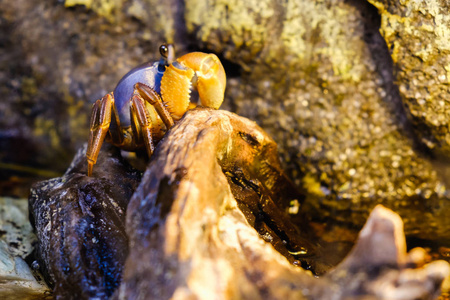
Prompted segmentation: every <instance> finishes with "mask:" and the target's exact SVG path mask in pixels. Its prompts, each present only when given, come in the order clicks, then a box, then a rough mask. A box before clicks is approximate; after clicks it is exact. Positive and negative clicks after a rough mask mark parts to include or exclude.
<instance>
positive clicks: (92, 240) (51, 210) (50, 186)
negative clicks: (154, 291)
mask: <svg viewBox="0 0 450 300" xmlns="http://www.w3.org/2000/svg"><path fill="white" fill-rule="evenodd" d="M105 148H106V149H105ZM85 151H86V149H85V147H84V148H82V149H80V151H79V152H78V154H77V155H76V157H75V158H74V161H73V162H72V165H71V166H70V168H69V169H68V170H67V172H66V173H65V174H64V176H62V177H59V178H54V179H51V180H47V181H43V182H39V183H37V184H35V185H34V186H33V188H32V190H31V195H30V198H29V206H30V220H31V223H32V225H33V226H34V228H35V231H36V234H37V237H38V240H39V242H38V245H37V249H36V251H37V256H38V262H39V265H40V266H41V270H42V272H43V274H44V275H45V276H46V279H47V280H48V281H49V283H50V284H51V285H52V286H53V289H54V294H55V297H56V298H57V299H92V298H95V299H107V298H109V296H111V295H112V293H113V292H114V290H115V289H116V287H117V286H118V285H119V283H120V279H121V274H122V268H123V263H124V260H125V258H126V256H127V252H128V245H127V243H128V239H127V236H126V234H125V224H124V222H125V213H126V208H127V204H128V200H129V199H130V197H131V195H132V193H133V192H134V189H135V188H136V186H137V184H138V182H139V180H140V173H139V172H137V171H135V170H134V169H132V168H131V167H130V166H129V165H128V164H127V163H126V162H124V161H123V159H122V158H121V156H120V153H119V151H118V150H117V149H116V148H113V147H111V146H109V147H108V146H106V147H104V149H103V151H101V153H100V156H99V160H98V163H97V165H96V168H95V170H94V173H93V177H88V176H87V175H86V171H87V163H86V157H85Z"/></svg>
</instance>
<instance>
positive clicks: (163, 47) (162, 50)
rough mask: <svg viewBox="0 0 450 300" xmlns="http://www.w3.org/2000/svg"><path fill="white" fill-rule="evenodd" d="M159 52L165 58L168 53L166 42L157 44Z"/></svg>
mask: <svg viewBox="0 0 450 300" xmlns="http://www.w3.org/2000/svg"><path fill="white" fill-rule="evenodd" d="M159 53H160V54H161V56H162V57H163V58H165V59H167V55H168V54H169V47H168V46H167V45H166V44H162V45H161V46H159Z"/></svg>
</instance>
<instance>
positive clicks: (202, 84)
mask: <svg viewBox="0 0 450 300" xmlns="http://www.w3.org/2000/svg"><path fill="white" fill-rule="evenodd" d="M177 61H178V62H179V63H180V64H182V65H184V66H186V67H188V68H190V69H192V70H194V71H195V74H196V75H197V91H198V94H199V96H200V102H201V104H202V105H203V106H207V107H212V108H216V109H217V108H219V107H220V105H221V104H222V102H223V98H224V93H225V86H226V75H225V70H224V69H223V66H222V63H221V62H220V60H219V58H218V57H217V56H216V55H214V54H206V53H201V52H193V53H188V54H186V55H183V56H182V57H180V58H179V59H178V60H177Z"/></svg>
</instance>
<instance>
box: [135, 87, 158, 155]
mask: <svg viewBox="0 0 450 300" xmlns="http://www.w3.org/2000/svg"><path fill="white" fill-rule="evenodd" d="M130 114H131V124H132V125H131V126H132V128H133V133H134V136H135V140H136V142H137V143H139V144H140V143H141V142H143V143H144V145H145V149H146V150H147V154H148V157H151V156H152V154H153V151H154V150H155V144H154V142H153V137H152V122H151V119H150V116H149V113H148V111H147V108H145V103H144V101H143V100H142V99H141V98H140V97H139V96H138V95H134V96H133V98H131V102H130Z"/></svg>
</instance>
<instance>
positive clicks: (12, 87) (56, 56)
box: [0, 0, 450, 250]
mask: <svg viewBox="0 0 450 300" xmlns="http://www.w3.org/2000/svg"><path fill="white" fill-rule="evenodd" d="M4 1H5V5H2V7H1V8H0V15H1V18H0V19H1V20H2V22H1V24H0V26H1V28H2V29H3V30H1V31H0V41H1V44H0V45H1V46H2V48H3V49H4V50H5V51H2V52H0V66H3V68H1V67H0V70H1V71H0V89H1V94H2V95H4V97H3V101H2V102H1V103H0V111H1V112H2V113H3V114H4V116H5V117H4V118H0V136H1V137H2V139H0V157H1V159H2V162H8V164H6V163H4V164H2V165H0V167H1V168H2V170H3V169H4V168H6V170H7V172H1V173H0V176H1V177H0V178H1V179H2V180H3V179H4V181H5V182H8V183H9V184H8V186H7V187H5V186H4V185H3V186H0V189H2V190H6V191H7V192H8V193H14V194H15V195H16V194H17V193H22V194H23V193H24V192H23V191H26V190H28V185H29V183H30V180H33V179H34V180H35V179H36V178H37V177H41V178H42V176H45V177H47V178H50V177H55V175H50V174H52V173H50V174H49V173H45V174H42V170H45V171H46V172H53V174H54V172H55V171H56V172H63V170H64V169H65V168H66V166H67V164H69V161H70V159H71V158H72V156H73V154H74V153H75V151H76V149H77V148H78V147H79V146H80V145H81V144H82V143H84V142H86V141H87V138H88V128H87V126H88V119H89V114H90V107H91V103H92V102H94V101H95V100H96V99H98V98H100V97H101V96H103V95H104V94H105V93H107V92H109V91H111V90H112V89H113V88H114V86H115V85H116V83H117V81H118V80H119V79H120V78H121V76H123V75H124V74H125V73H126V72H127V71H128V70H130V69H131V68H132V67H134V66H136V65H138V64H140V63H143V62H145V61H148V60H155V59H157V58H158V57H159V54H158V53H157V49H158V47H159V44H160V43H162V42H166V41H169V42H175V44H176V47H177V53H178V54H183V53H185V52H187V51H192V50H199V49H200V50H204V51H213V52H215V53H217V54H218V55H219V56H220V58H221V59H222V61H223V62H224V64H225V68H226V72H227V75H228V77H227V78H228V82H227V91H226V100H225V103H224V108H226V109H229V110H232V111H234V112H236V113H238V114H240V115H242V116H245V117H248V118H250V119H252V120H255V121H256V122H257V123H258V124H259V125H260V126H261V127H262V128H264V130H266V131H267V132H268V133H269V135H270V136H272V138H273V139H274V141H275V142H276V143H277V144H278V146H279V147H278V149H279V153H280V155H281V159H282V167H283V169H285V170H286V172H287V174H288V176H289V177H290V178H292V179H293V180H294V183H295V184H296V185H297V186H299V187H301V188H302V189H304V190H306V193H304V194H305V196H306V200H305V201H304V203H303V208H302V210H298V211H299V213H297V214H295V213H293V215H296V216H295V218H294V221H295V222H298V223H300V222H303V220H304V219H305V215H302V214H300V213H301V212H305V213H306V216H307V217H311V218H312V219H315V220H318V221H320V222H325V221H326V222H327V224H338V225H336V226H337V227H338V228H337V229H336V230H338V231H339V230H341V228H340V225H341V224H345V225H347V226H351V228H358V229H359V228H360V227H361V226H362V225H363V224H364V222H365V220H366V219H367V217H368V214H369V212H370V211H371V209H372V208H373V207H374V206H375V205H376V204H378V203H382V204H384V205H386V206H387V207H390V208H392V209H394V210H395V211H397V212H398V213H399V214H400V215H401V216H402V218H403V220H404V222H405V230H406V233H407V234H408V236H414V237H417V238H421V239H430V238H431V239H433V240H438V239H443V238H446V236H447V232H448V229H449V228H450V223H449V222H448V218H446V212H447V210H448V207H447V206H448V203H449V201H448V200H449V193H448V190H447V186H448V182H447V181H446V178H447V177H448V176H447V175H446V172H448V171H447V167H446V166H444V165H443V164H442V162H441V161H437V162H434V161H433V158H432V157H430V151H429V149H428V148H427V147H424V145H423V144H424V142H423V141H426V142H425V144H427V145H429V146H430V145H431V146H432V144H433V143H435V144H436V146H435V148H439V147H438V146H437V144H442V145H444V144H445V142H444V139H445V136H446V132H447V131H446V129H445V128H444V127H445V126H441V125H442V124H444V123H445V120H443V117H444V116H445V109H443V108H445V107H446V106H445V103H444V105H443V106H442V107H443V108H442V109H441V104H440V103H441V102H435V103H434V102H433V103H434V104H433V105H428V104H427V105H426V107H428V108H427V109H426V112H427V114H428V112H429V113H430V114H431V117H423V118H425V119H426V122H425V123H427V125H424V126H422V125H420V124H419V117H415V118H414V119H413V121H412V122H411V120H410V119H408V114H410V113H408V110H410V111H417V109H418V107H416V105H415V104H414V103H415V102H414V101H415V100H411V101H410V102H408V103H409V104H408V107H409V108H408V109H407V110H405V108H404V107H403V102H402V96H403V98H405V97H406V98H408V97H411V93H412V92H410V91H407V95H406V94H405V91H403V89H402V88H401V89H400V91H399V89H398V87H397V86H396V85H395V83H396V81H397V78H396V77H395V76H394V74H393V73H394V71H393V68H395V69H396V70H398V69H399V68H402V67H401V66H400V61H397V60H396V61H395V66H394V67H393V66H392V61H391V56H390V53H389V48H388V46H387V45H386V41H385V40H384V39H383V37H382V36H381V35H380V33H379V30H378V29H379V27H380V24H385V23H386V22H387V21H386V20H387V19H386V18H387V17H386V16H387V15H386V16H385V17H383V18H384V19H382V20H381V19H380V17H379V15H378V13H377V9H376V8H375V7H374V6H372V5H370V4H369V2H366V1H358V0H350V1H344V0H324V1H318V2H317V1H316V2H311V1H294V0H292V1H281V2H280V1H275V0H265V1H247V2H242V3H241V2H239V3H237V2H235V1H219V2H217V1H198V0H186V1H181V0H171V1H163V2H161V1H156V0H143V1H140V0H133V1H114V2H111V1H77V0H71V1H65V2H64V4H63V3H62V2H51V3H50V2H42V1H25V0H17V1H12V0H4ZM372 3H374V4H375V5H377V6H379V7H381V6H380V5H378V4H377V3H382V4H383V3H385V1H384V2H383V1H381V0H380V1H378V0H373V1H372ZM402 3H403V2H402ZM402 3H400V4H389V7H392V9H393V11H392V12H391V11H389V7H388V5H385V6H384V7H385V8H386V9H385V10H386V11H389V13H390V14H391V15H392V16H393V17H394V19H395V15H396V14H397V13H398V15H399V16H403V13H402V12H401V11H402V7H401V5H403V4H402ZM433 3H434V2H433ZM397 5H400V6H397ZM405 5H406V4H405ZM408 5H410V6H411V7H412V8H414V7H413V6H414V5H416V4H408ZM421 5H427V4H421ZM439 5H441V4H439ZM439 5H438V4H436V5H434V4H433V5H432V4H430V6H429V7H430V9H428V8H427V6H423V8H424V11H425V12H427V13H426V16H425V18H426V20H425V19H424V23H423V24H427V26H425V27H424V28H419V27H418V26H417V25H416V23H414V22H415V21H416V20H421V19H420V14H417V13H416V12H417V10H412V13H413V14H414V17H411V18H412V19H408V18H409V17H408V16H407V17H408V18H406V17H405V18H406V19H404V20H409V21H411V22H413V23H411V24H412V25H411V26H409V27H408V28H410V29H411V30H413V32H414V34H416V33H417V35H418V36H424V37H425V40H427V39H428V37H429V36H431V37H432V36H433V33H432V32H431V31H430V33H427V30H428V29H433V30H432V31H434V32H439V33H438V34H439V39H437V40H439V41H442V40H445V39H443V38H442V37H445V34H446V31H445V30H442V28H443V27H442V26H443V24H445V20H446V18H447V17H446V16H447V12H446V11H445V10H444V9H442V10H441V12H440V13H439V14H437V13H436V14H435V13H434V12H433V11H431V8H433V9H434V8H436V7H439ZM442 5H445V4H442ZM442 7H443V8H445V6H442ZM397 8H398V9H397ZM416 15H417V18H416ZM432 16H436V27H435V28H433V27H429V26H428V25H430V26H432V25H433V24H432V23H429V20H431V17H432ZM398 19H400V18H398ZM383 20H384V21H383ZM396 20H397V19H396ZM402 20H403V19H402ZM394 21H395V20H394ZM425 21H426V22H425ZM382 22H384V23H382ZM386 24H387V23H386ZM390 24H391V23H390ZM392 24H394V23H392ZM395 24H397V23H395ZM382 26H383V28H386V30H385V29H383V34H384V36H385V37H386V39H387V40H388V42H389V43H388V44H389V45H394V44H395V42H396V41H395V40H393V41H391V40H390V39H394V38H395V37H397V36H398V37H399V39H401V41H400V40H399V41H400V43H403V44H404V45H405V46H407V47H400V48H399V47H397V48H395V49H411V50H412V51H413V52H414V51H415V52H417V51H416V50H417V49H416V48H414V47H415V46H412V43H409V42H408V41H407V40H408V35H407V34H406V33H405V34H403V33H404V32H403V31H402V30H403V29H402V28H403V27H396V29H395V30H396V31H395V32H399V35H396V34H395V35H389V38H388V34H387V33H388V32H392V31H389V28H387V27H386V26H385V25H382ZM267 28H270V30H267ZM416 29H417V30H416ZM434 29H436V30H434ZM439 30H440V31H439ZM402 32H403V33H402ZM42 37H45V38H42ZM411 40H413V39H411ZM414 41H416V40H414ZM397 43H398V42H397ZM439 43H441V42H439ZM403 44H401V45H403ZM427 45H430V46H429V47H431V48H432V49H431V48H430V49H431V50H432V51H431V52H427V51H428V50H427V51H425V52H424V53H435V50H436V49H437V47H438V46H439V45H437V44H435V43H434V41H433V42H432V43H427ZM435 45H436V47H435ZM411 47H412V48H411ZM439 47H440V46H439ZM442 47H444V48H442ZM442 47H441V48H439V49H444V50H445V45H444V46H442ZM407 51H409V50H407ZM442 54H443V56H442V57H441V56H439V57H438V56H435V55H434V54H433V55H430V56H429V62H430V66H431V62H434V60H436V62H438V63H437V64H433V66H432V67H430V68H431V69H433V68H434V69H436V72H437V73H436V76H434V75H430V76H431V77H430V78H437V79H436V80H439V76H442V74H441V73H442V70H443V69H442V67H440V66H439V62H445V60H446V59H447V58H446V56H445V53H444V52H442ZM447 56H448V55H447ZM407 57H409V56H408V54H407V53H406V54H405V58H407ZM405 60H407V59H405ZM412 62H418V60H417V59H413V60H412ZM410 69H411V68H409V67H408V68H407V69H405V70H404V72H403V71H402V72H403V73H401V74H405V75H404V76H408V75H407V74H411V76H414V78H419V77H417V76H416V75H417V73H415V72H409V70H410ZM416 69H418V68H414V70H416ZM431 69H430V70H431ZM444 69H445V68H444ZM3 70H4V71H3ZM427 70H428V67H427ZM398 74H400V73H398ZM413 74H414V75H413ZM399 76H400V75H399ZM401 76H403V75H401ZM402 78H403V77H398V79H400V80H403V79H402ZM441 78H443V77H441ZM405 80H408V79H407V78H406V77H405ZM405 80H403V81H400V82H406V81H405ZM426 81H427V82H429V83H430V84H431V83H433V84H434V83H436V85H433V88H431V87H430V91H432V92H433V93H435V92H436V95H438V94H439V95H442V94H441V91H443V90H445V83H444V82H437V81H436V82H434V79H433V80H432V79H430V80H428V79H427V80H426ZM401 86H403V87H404V86H406V85H405V84H403V83H402V85H401ZM424 88H425V85H422V84H421V85H420V91H419V92H420V93H421V94H423V93H422V92H423V90H424ZM411 91H412V90H411ZM405 95H406V96H405ZM414 95H415V94H414ZM433 95H434V94H433ZM439 97H440V96H439ZM406 98H405V99H406ZM408 99H412V98H408ZM436 99H438V98H436ZM439 99H440V100H442V99H441V98H439ZM408 101H409V100H408ZM444 102H445V101H444ZM427 103H428V102H427ZM430 103H431V102H430ZM430 107H433V109H434V108H435V110H436V111H439V113H435V112H431V109H429V108H430ZM442 112H444V113H442ZM411 114H416V115H417V116H419V115H422V114H423V112H419V113H411ZM6 116H7V117H6ZM420 118H422V117H420ZM420 122H422V121H420ZM433 122H438V123H439V124H441V125H439V126H438V127H439V128H437V127H435V129H430V130H428V129H427V128H431V127H430V126H431V125H430V124H431V123H433ZM422 123H424V122H422ZM422 129H423V130H424V131H423V132H422V133H420V134H418V131H419V130H420V131H422ZM441 133H442V134H441ZM428 135H429V137H427V136H428ZM418 136H420V138H417V137H418ZM439 136H440V137H439ZM429 140H431V141H434V140H436V141H435V142H432V143H431V144H430V143H429ZM10 149H15V150H16V151H9V150H10ZM442 149H443V148H442ZM441 152H444V151H441ZM24 166H25V167H27V168H22V167H24ZM24 177H25V179H24ZM18 186H19V187H21V188H20V189H18V190H17V189H16V188H15V187H18ZM22 186H26V188H23V187H22ZM22 196H23V197H25V196H24V195H22ZM289 207H291V205H290V204H289V205H288V207H286V209H289ZM296 207H297V206H296V205H292V209H291V211H292V212H294V211H295V210H296V209H295V208H296ZM330 226H331V225H330ZM333 230H334V229H333ZM355 233H356V230H355ZM355 236H356V234H353V236H352V237H350V238H349V240H351V241H353V240H354V238H355ZM444 246H445V245H444ZM331 250H334V248H332V249H331Z"/></svg>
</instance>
